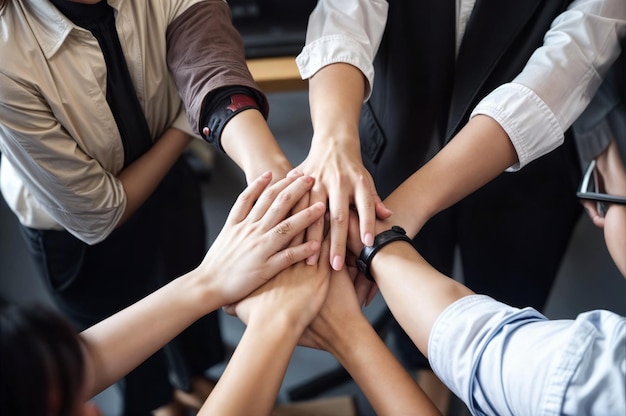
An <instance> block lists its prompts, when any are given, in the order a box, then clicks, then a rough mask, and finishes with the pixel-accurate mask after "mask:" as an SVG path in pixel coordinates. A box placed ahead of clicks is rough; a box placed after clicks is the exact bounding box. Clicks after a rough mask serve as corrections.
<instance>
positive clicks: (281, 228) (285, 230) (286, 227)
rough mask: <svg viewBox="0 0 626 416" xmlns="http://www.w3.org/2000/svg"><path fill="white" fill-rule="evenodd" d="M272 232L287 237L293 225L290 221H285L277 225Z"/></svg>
mask: <svg viewBox="0 0 626 416" xmlns="http://www.w3.org/2000/svg"><path fill="white" fill-rule="evenodd" d="M272 231H273V232H274V233H275V234H278V235H285V234H289V232H291V224H290V223H289V222H288V221H283V222H281V223H280V224H278V225H276V226H275V227H274V228H273V229H272Z"/></svg>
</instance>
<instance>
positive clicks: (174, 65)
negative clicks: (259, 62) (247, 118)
mask: <svg viewBox="0 0 626 416" xmlns="http://www.w3.org/2000/svg"><path fill="white" fill-rule="evenodd" d="M167 64H168V67H169V69H170V71H171V72H172V75H173V78H174V82H175V83H176V88H177V89H178V92H179V94H180V96H181V98H182V100H183V102H184V104H185V108H186V109H187V113H188V116H189V122H190V123H191V126H192V127H193V128H194V130H196V133H199V132H200V124H201V123H200V115H201V112H202V106H203V104H204V98H205V97H206V96H207V94H209V93H210V92H211V91H214V90H216V89H218V88H220V87H225V86H233V85H240V86H246V87H249V88H252V89H254V90H256V91H258V94H259V96H261V97H263V98H264V97H265V96H264V95H263V93H262V92H261V91H260V90H259V88H258V85H257V84H256V82H255V81H254V80H253V78H252V75H251V74H250V71H249V69H248V66H247V64H246V59H245V52H244V47H243V41H242V39H241V36H240V34H239V32H237V30H236V29H235V27H234V26H233V24H232V19H231V14H230V9H229V7H228V5H227V4H226V3H225V2H224V1H223V0H209V1H203V2H200V3H197V4H194V5H193V6H191V7H189V8H188V9H187V10H185V11H184V12H183V13H181V14H180V16H178V17H176V19H175V20H174V21H173V22H172V23H170V25H169V26H168V28H167ZM265 101H266V100H265ZM260 104H261V106H262V107H265V111H266V112H267V109H266V107H267V105H266V102H264V103H260Z"/></svg>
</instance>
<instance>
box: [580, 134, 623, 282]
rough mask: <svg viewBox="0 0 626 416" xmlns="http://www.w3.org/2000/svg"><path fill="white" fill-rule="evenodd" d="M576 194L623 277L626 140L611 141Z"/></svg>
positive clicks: (595, 161) (590, 169)
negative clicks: (602, 235) (599, 232)
mask: <svg viewBox="0 0 626 416" xmlns="http://www.w3.org/2000/svg"><path fill="white" fill-rule="evenodd" d="M578 196H579V197H580V198H581V199H582V200H583V204H584V205H585V208H586V209H587V212H589V214H590V216H591V219H592V221H593V223H594V224H595V225H597V226H598V227H602V228H603V229H604V239H605V241H606V245H607V248H608V250H609V253H610V254H611V257H612V258H613V261H615V264H616V265H617V268H618V269H619V271H620V272H621V273H622V275H624V277H626V143H621V142H619V143H618V142H616V141H615V140H613V141H612V142H611V143H610V145H609V146H608V147H607V148H606V149H605V150H604V152H602V153H601V154H600V155H599V156H597V157H596V159H595V160H594V161H592V162H591V164H590V165H589V167H588V168H587V170H586V172H585V175H584V177H583V181H582V183H581V189H580V190H579V193H578Z"/></svg>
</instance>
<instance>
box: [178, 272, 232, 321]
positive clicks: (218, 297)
mask: <svg viewBox="0 0 626 416" xmlns="http://www.w3.org/2000/svg"><path fill="white" fill-rule="evenodd" d="M207 276H211V278H207ZM216 276H217V273H216V272H212V271H211V270H208V269H207V268H206V267H205V268H203V269H202V270H199V269H198V268H196V269H194V270H192V271H190V272H189V273H187V274H185V275H183V276H181V277H180V278H178V279H176V281H178V282H179V283H180V285H181V287H180V288H179V292H181V293H185V294H188V297H187V302H188V304H189V305H190V306H191V307H193V308H195V309H196V310H197V314H198V316H199V317H201V316H204V315H206V314H208V313H211V312H213V311H215V310H217V309H219V308H221V307H222V306H224V305H226V304H228V303H229V302H228V300H227V299H226V296H225V295H224V293H222V290H220V289H221V288H220V287H218V286H219V285H218V284H216V282H218V281H219V279H216V278H215V277H216Z"/></svg>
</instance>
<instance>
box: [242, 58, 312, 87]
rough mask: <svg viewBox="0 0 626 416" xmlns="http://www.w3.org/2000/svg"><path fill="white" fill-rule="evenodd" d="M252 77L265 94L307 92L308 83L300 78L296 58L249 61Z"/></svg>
mask: <svg viewBox="0 0 626 416" xmlns="http://www.w3.org/2000/svg"><path fill="white" fill-rule="evenodd" d="M247 63H248V68H249V69H250V72H251V73H252V77H254V80H255V81H256V82H257V83H258V84H259V88H261V90H262V91H263V92H266V93H270V92H283V91H296V90H306V89H307V88H308V82H307V81H305V80H303V79H302V78H300V72H298V67H297V66H296V57H295V56H280V57H272V58H255V59H248V60H247Z"/></svg>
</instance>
